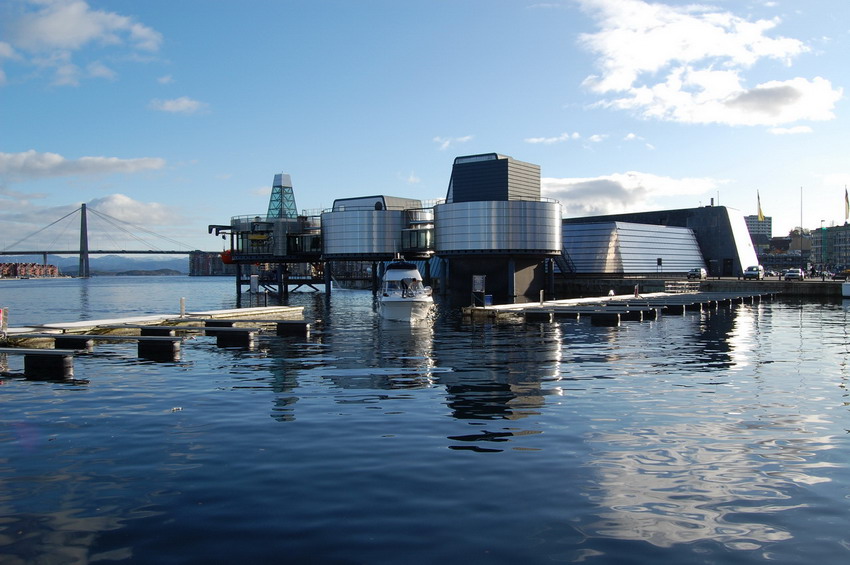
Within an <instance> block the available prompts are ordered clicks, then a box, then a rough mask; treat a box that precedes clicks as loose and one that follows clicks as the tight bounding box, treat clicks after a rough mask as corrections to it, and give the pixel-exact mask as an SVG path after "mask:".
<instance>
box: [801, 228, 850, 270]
mask: <svg viewBox="0 0 850 565" xmlns="http://www.w3.org/2000/svg"><path fill="white" fill-rule="evenodd" d="M811 241H812V252H811V255H810V257H811V261H812V263H814V264H816V265H818V266H820V267H822V268H827V269H837V268H842V269H845V268H848V267H850V224H844V225H841V226H833V227H830V228H821V229H817V230H812V240H811Z"/></svg>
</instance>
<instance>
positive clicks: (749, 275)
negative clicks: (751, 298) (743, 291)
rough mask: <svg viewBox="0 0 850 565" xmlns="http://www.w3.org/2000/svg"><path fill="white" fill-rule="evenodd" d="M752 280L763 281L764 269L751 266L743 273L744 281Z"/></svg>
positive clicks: (759, 266)
mask: <svg viewBox="0 0 850 565" xmlns="http://www.w3.org/2000/svg"><path fill="white" fill-rule="evenodd" d="M747 279H753V280H757V281H760V280H762V279H764V267H762V266H761V265H752V266H750V267H747V268H746V270H745V271H744V280H747Z"/></svg>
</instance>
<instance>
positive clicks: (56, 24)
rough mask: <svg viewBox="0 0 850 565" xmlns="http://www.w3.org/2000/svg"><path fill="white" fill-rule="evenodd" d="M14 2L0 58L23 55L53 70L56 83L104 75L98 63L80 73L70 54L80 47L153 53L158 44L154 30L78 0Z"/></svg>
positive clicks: (0, 45) (6, 15) (6, 14)
mask: <svg viewBox="0 0 850 565" xmlns="http://www.w3.org/2000/svg"><path fill="white" fill-rule="evenodd" d="M20 6H22V7H23V8H22V13H15V14H14V16H13V15H12V14H13V12H12V10H6V11H5V12H4V18H5V20H6V21H4V22H3V23H4V30H5V32H6V37H5V39H6V41H7V42H0V59H2V58H3V57H7V58H9V57H11V55H12V54H16V55H17V56H18V58H20V59H23V58H24V57H23V55H24V54H27V55H29V56H30V57H31V58H30V59H29V60H28V61H27V62H28V63H29V64H32V65H35V66H36V67H41V68H47V69H48V70H51V71H52V72H54V73H55V77H54V80H53V83H54V84H57V85H77V84H79V80H80V78H81V77H83V76H96V77H103V76H105V75H104V74H103V73H104V69H105V67H103V66H102V64H101V66H100V67H95V69H94V72H89V74H87V75H83V74H82V73H80V71H79V69H78V66H77V64H76V63H74V62H73V60H72V58H73V55H74V54H75V53H77V52H81V51H82V50H83V49H88V48H95V47H108V48H110V49H113V50H114V49H116V48H122V47H124V48H129V49H131V50H133V51H139V50H141V51H146V52H154V51H157V50H158V49H159V47H160V45H161V44H162V34H160V33H159V32H157V31H156V30H154V29H152V28H150V27H148V26H145V25H143V24H141V23H139V22H137V21H135V20H134V19H133V18H131V17H128V16H122V15H120V14H116V13H114V12H107V11H103V10H93V9H91V8H90V6H89V5H88V3H87V2H85V1H83V0H22V1H21V2H20ZM83 66H87V65H85V64H84V65H83ZM110 72H111V73H114V71H110ZM0 73H2V71H0ZM110 76H114V74H113V75H110Z"/></svg>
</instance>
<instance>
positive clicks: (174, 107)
mask: <svg viewBox="0 0 850 565" xmlns="http://www.w3.org/2000/svg"><path fill="white" fill-rule="evenodd" d="M150 106H151V108H153V109H154V110H159V111H161V112H171V113H173V114H194V113H195V112H198V111H200V110H202V109H204V108H206V107H207V105H206V104H204V103H203V102H199V101H197V100H193V99H191V98H189V97H187V96H181V97H180V98H173V99H171V100H159V99H156V100H151V103H150Z"/></svg>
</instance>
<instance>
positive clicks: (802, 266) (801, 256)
mask: <svg viewBox="0 0 850 565" xmlns="http://www.w3.org/2000/svg"><path fill="white" fill-rule="evenodd" d="M800 268H801V269H803V276H806V262H805V261H804V260H803V187H802V186H801V187H800Z"/></svg>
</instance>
